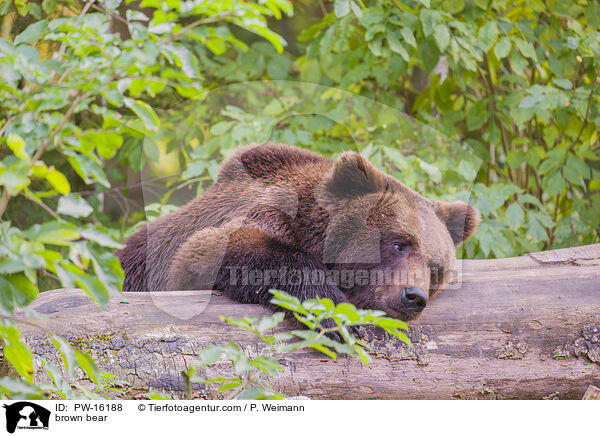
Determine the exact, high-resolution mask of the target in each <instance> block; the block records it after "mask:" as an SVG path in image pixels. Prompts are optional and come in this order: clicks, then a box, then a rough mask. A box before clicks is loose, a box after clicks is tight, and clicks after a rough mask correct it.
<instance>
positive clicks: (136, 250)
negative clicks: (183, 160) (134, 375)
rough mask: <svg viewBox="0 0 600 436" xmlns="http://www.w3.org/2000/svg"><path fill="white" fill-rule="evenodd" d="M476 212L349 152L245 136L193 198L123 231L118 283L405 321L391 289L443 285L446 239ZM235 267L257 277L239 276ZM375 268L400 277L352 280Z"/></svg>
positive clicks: (449, 260) (454, 239)
mask: <svg viewBox="0 0 600 436" xmlns="http://www.w3.org/2000/svg"><path fill="white" fill-rule="evenodd" d="M478 220H479V218H478V213H477V211H476V209H474V208H473V207H472V206H470V205H467V204H465V203H462V202H454V203H446V202H439V201H434V200H430V199H427V198H425V197H422V196H421V195H419V194H418V193H417V192H415V191H413V190H411V189H409V188H408V187H406V186H405V185H404V184H402V183H401V182H399V181H398V180H396V179H394V178H392V177H390V176H389V175H387V174H385V173H383V172H381V171H379V170H377V169H376V168H375V167H374V166H373V165H372V164H371V163H370V162H368V161H367V160H366V159H364V158H363V157H362V156H361V155H360V154H358V153H356V152H346V153H343V154H342V155H341V156H340V158H339V159H338V160H337V161H332V160H328V159H325V158H323V157H321V156H319V155H317V154H314V153H311V152H309V151H306V150H301V149H298V148H295V147H291V146H287V145H283V144H273V143H267V144H264V145H251V146H247V147H244V148H241V149H240V150H238V151H237V152H236V153H235V154H234V155H233V156H232V157H230V158H229V159H228V160H226V161H225V162H224V163H223V165H222V167H221V170H220V173H219V177H218V180H217V182H216V183H215V184H214V185H213V186H211V187H210V188H209V189H207V190H206V192H205V193H204V194H203V195H202V196H201V197H199V198H196V199H194V200H193V201H191V202H189V203H188V204H187V205H185V206H184V207H182V208H181V209H179V210H177V211H175V212H173V213H171V214H169V215H166V216H164V217H161V218H159V219H158V220H156V221H154V222H152V223H150V224H149V225H147V226H146V227H144V228H143V229H142V230H140V231H139V232H137V233H136V234H134V235H133V236H131V237H130V238H129V239H128V240H127V243H126V247H125V248H124V249H122V250H120V251H119V252H118V256H119V258H120V260H121V265H122V267H123V269H124V271H125V283H124V289H123V290H124V291H149V290H150V291H163V290H177V289H220V290H223V291H224V292H225V294H226V295H228V296H229V297H230V298H233V299H235V300H237V301H241V302H248V303H258V304H263V305H266V306H269V300H270V298H271V296H270V294H269V293H268V289H270V288H274V289H281V290H284V291H286V292H288V293H290V294H292V295H295V296H296V297H298V298H300V299H301V300H304V299H308V298H314V297H317V296H320V297H327V298H331V299H332V300H333V301H334V302H335V303H340V302H343V301H350V302H352V303H354V304H356V305H357V306H359V307H364V308H371V309H381V310H384V311H386V312H387V313H388V314H389V315H391V316H395V317H398V318H402V319H411V318H414V317H416V315H417V314H415V313H414V312H412V311H410V310H405V307H404V305H403V303H402V299H401V298H400V295H401V293H402V289H404V288H405V287H409V286H415V287H418V288H421V289H423V290H425V291H426V292H428V293H429V292H430V291H435V290H438V289H441V288H443V287H444V286H445V284H446V283H447V280H448V272H449V271H451V270H452V269H453V268H454V263H455V244H458V243H460V242H462V241H464V240H465V239H466V238H468V237H469V236H471V235H472V234H473V232H474V231H475V228H476V227H477V223H478ZM399 247H400V248H399ZM244 268H245V269H246V270H249V271H258V272H257V274H258V275H259V276H261V275H262V278H259V279H258V280H253V281H251V282H248V281H247V280H246V281H244V279H243V276H242V275H240V274H241V270H242V269H244ZM285 268H287V270H307V271H322V272H326V273H328V274H333V276H335V274H336V273H339V274H344V273H349V272H350V273H351V274H353V282H352V283H350V284H348V286H342V284H341V283H338V282H335V281H332V280H330V279H328V280H324V281H320V282H319V281H315V282H311V281H309V280H303V279H299V280H297V281H294V280H290V278H289V277H285V276H281V275H278V276H275V277H273V273H272V271H275V270H277V271H282V270H283V269H285ZM381 271H393V272H398V273H401V274H400V275H399V277H400V278H399V279H398V280H395V281H394V282H393V283H391V282H390V281H389V280H388V281H385V282H383V283H380V282H377V283H375V282H374V281H373V280H366V281H364V280H363V281H361V280H360V277H361V275H362V276H364V275H365V274H366V275H369V274H377V273H378V272H381ZM268 274H271V276H269V277H267V275H268ZM328 277H329V276H328Z"/></svg>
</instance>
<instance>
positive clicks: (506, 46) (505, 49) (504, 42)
mask: <svg viewBox="0 0 600 436" xmlns="http://www.w3.org/2000/svg"><path fill="white" fill-rule="evenodd" d="M510 49H511V43H510V38H509V37H508V36H504V37H502V38H500V39H499V40H498V42H497V43H496V46H495V47H494V54H495V55H496V57H497V58H498V59H503V58H505V57H506V56H508V54H509V53H510Z"/></svg>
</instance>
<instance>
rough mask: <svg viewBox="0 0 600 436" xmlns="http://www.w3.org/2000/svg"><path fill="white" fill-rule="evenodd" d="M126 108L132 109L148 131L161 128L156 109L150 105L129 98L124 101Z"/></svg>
mask: <svg viewBox="0 0 600 436" xmlns="http://www.w3.org/2000/svg"><path fill="white" fill-rule="evenodd" d="M123 102H124V103H125V106H127V107H128V108H129V109H131V110H132V111H133V112H134V113H135V114H136V115H137V116H138V117H139V118H140V119H141V120H142V121H144V124H145V126H146V128H147V129H149V130H156V129H157V128H158V127H159V126H160V120H159V119H158V116H157V115H156V113H155V112H154V109H152V108H151V107H150V105H148V103H146V102H143V101H141V100H134V99H132V98H129V97H125V98H124V99H123Z"/></svg>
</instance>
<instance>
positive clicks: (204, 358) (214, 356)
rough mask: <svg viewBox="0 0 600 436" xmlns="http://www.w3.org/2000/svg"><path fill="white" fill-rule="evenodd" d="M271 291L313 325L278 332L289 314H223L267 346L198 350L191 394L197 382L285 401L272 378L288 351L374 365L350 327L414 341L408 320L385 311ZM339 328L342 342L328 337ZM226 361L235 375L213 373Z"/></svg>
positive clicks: (189, 376)
mask: <svg viewBox="0 0 600 436" xmlns="http://www.w3.org/2000/svg"><path fill="white" fill-rule="evenodd" d="M270 292H271V293H272V294H273V296H274V298H273V299H272V300H271V302H272V303H273V304H276V305H277V306H280V307H283V308H284V309H287V310H290V311H292V313H293V314H294V316H295V317H296V319H297V320H298V321H300V322H301V323H302V324H304V325H305V326H306V327H308V330H292V331H290V332H275V333H274V332H273V330H274V329H275V328H276V327H277V326H278V325H279V324H280V323H281V322H282V321H283V318H284V314H283V312H275V313H274V314H273V315H267V316H263V317H262V318H260V319H259V318H256V317H244V318H225V317H222V318H221V319H222V320H223V321H225V322H227V323H228V324H231V325H234V326H237V327H240V328H242V329H244V330H246V331H249V332H251V333H254V334H255V335H256V336H258V338H259V339H260V340H261V341H262V342H263V343H264V344H265V346H264V347H259V348H260V349H261V354H260V355H259V356H257V357H249V355H248V353H247V352H246V351H245V350H243V349H242V348H241V347H240V346H239V345H238V344H236V343H233V342H230V343H227V344H220V345H211V346H208V347H205V348H203V349H202V350H200V352H199V353H198V359H197V360H196V361H194V362H193V363H192V365H191V366H190V367H189V369H188V371H187V372H186V373H184V374H183V376H184V378H185V380H186V384H187V386H188V392H189V390H190V389H191V384H193V383H201V384H204V385H206V386H207V387H211V386H217V392H223V395H226V396H227V398H230V399H233V398H236V399H256V400H277V399H281V398H283V395H282V394H281V393H279V392H277V391H275V390H274V389H273V388H272V386H271V385H270V383H269V380H268V377H276V376H277V375H278V373H279V372H280V371H283V370H284V367H283V366H282V364H281V360H282V359H284V358H285V357H286V356H287V355H289V354H291V353H294V352H297V351H300V350H303V349H306V348H312V349H314V350H317V351H319V352H321V353H323V354H325V355H327V356H328V357H331V358H333V359H335V358H336V357H337V356H338V354H345V355H348V356H350V357H353V358H359V359H361V360H362V361H363V363H364V364H365V365H368V363H369V361H370V356H369V354H368V352H369V350H370V349H371V347H370V346H369V344H367V343H366V342H364V341H362V340H360V339H357V338H356V337H355V336H354V335H353V334H352V333H351V332H350V331H349V330H348V328H349V327H357V326H365V327H368V326H370V327H378V328H381V329H383V330H384V331H386V332H387V333H389V334H390V335H391V336H395V337H397V338H400V339H401V340H402V341H404V342H405V343H406V344H410V341H409V339H408V337H407V336H406V334H405V331H406V330H407V329H408V326H407V325H406V323H405V322H403V321H400V320H397V319H393V318H388V317H386V316H385V313H384V312H381V311H375V310H363V309H357V308H356V307H354V305H352V304H350V303H341V304H337V305H336V304H333V302H332V301H331V300H330V299H328V298H318V299H314V300H306V301H303V302H300V301H299V300H298V299H297V298H295V297H293V296H291V295H289V294H287V293H285V292H281V291H276V290H271V291H270ZM332 321H333V322H332ZM333 332H336V333H338V334H340V336H341V338H342V340H343V341H342V342H337V341H334V340H332V339H330V338H329V337H327V336H326V333H333ZM223 361H228V362H230V364H231V367H232V372H233V374H232V375H231V377H222V376H217V377H211V376H208V375H207V372H208V369H209V368H210V367H213V366H217V367H218V366H219V364H221V366H222V363H223ZM224 371H225V370H224V369H222V368H221V367H219V368H218V372H219V374H222V373H223V372H224ZM213 372H214V371H213ZM188 395H189V393H188ZM190 397H191V395H190Z"/></svg>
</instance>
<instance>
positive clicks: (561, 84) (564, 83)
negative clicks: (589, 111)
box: [552, 77, 573, 89]
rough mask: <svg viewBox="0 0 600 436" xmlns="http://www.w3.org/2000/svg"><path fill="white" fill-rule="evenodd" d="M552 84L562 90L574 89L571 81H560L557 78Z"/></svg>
mask: <svg viewBox="0 0 600 436" xmlns="http://www.w3.org/2000/svg"><path fill="white" fill-rule="evenodd" d="M552 83H554V84H555V85H556V86H558V87H559V88H562V89H573V83H571V81H570V80H569V79H559V78H557V77H555V78H554V79H552Z"/></svg>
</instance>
